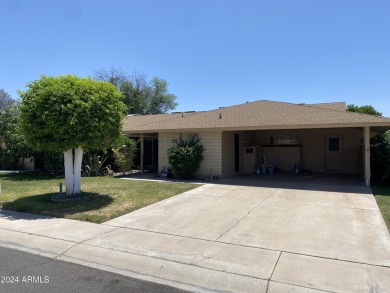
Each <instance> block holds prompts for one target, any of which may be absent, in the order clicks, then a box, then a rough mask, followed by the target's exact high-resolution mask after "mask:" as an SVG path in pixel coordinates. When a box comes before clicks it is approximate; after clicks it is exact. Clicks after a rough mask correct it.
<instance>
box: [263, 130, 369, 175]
mask: <svg viewBox="0 0 390 293" xmlns="http://www.w3.org/2000/svg"><path fill="white" fill-rule="evenodd" d="M271 135H290V136H291V135H298V136H299V140H300V143H301V145H302V148H301V163H302V166H303V167H304V168H305V169H309V170H310V171H312V172H326V171H327V170H326V166H325V150H326V137H327V136H341V137H342V139H343V158H342V159H343V172H344V173H361V172H362V164H361V162H360V160H361V159H360V158H359V149H360V145H361V139H362V135H363V134H362V129H361V128H335V129H302V130H272V131H256V132H255V137H256V142H258V143H259V144H261V145H266V144H269V137H270V136H271ZM280 149H281V150H282V148H280ZM290 163H291V162H290Z"/></svg>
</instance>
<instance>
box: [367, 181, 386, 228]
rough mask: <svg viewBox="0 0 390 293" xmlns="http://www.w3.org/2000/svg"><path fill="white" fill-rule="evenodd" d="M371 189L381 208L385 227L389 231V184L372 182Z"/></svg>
mask: <svg viewBox="0 0 390 293" xmlns="http://www.w3.org/2000/svg"><path fill="white" fill-rule="evenodd" d="M371 189H372V192H373V193H374V194H375V199H376V202H377V203H378V206H379V209H380V210H381V213H382V216H383V219H384V220H385V223H386V225H387V229H388V230H389V232H390V186H389V185H384V184H373V186H372V187H371Z"/></svg>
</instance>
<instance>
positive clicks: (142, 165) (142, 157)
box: [140, 133, 144, 174]
mask: <svg viewBox="0 0 390 293" xmlns="http://www.w3.org/2000/svg"><path fill="white" fill-rule="evenodd" d="M140 173H141V174H144V134H143V133H141V170H140Z"/></svg>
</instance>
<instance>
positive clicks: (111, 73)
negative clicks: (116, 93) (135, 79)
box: [95, 66, 129, 89]
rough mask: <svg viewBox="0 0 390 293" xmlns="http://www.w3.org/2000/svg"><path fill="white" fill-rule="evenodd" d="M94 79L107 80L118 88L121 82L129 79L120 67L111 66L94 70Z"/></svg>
mask: <svg viewBox="0 0 390 293" xmlns="http://www.w3.org/2000/svg"><path fill="white" fill-rule="evenodd" d="M95 79H96V80H99V81H107V82H109V83H112V84H113V85H115V86H116V87H117V88H118V89H120V88H121V86H122V84H123V83H124V82H125V81H127V80H128V79H129V77H128V76H127V74H126V72H125V71H123V70H122V69H121V68H119V69H118V68H115V67H114V66H111V67H110V69H104V68H101V69H99V70H97V71H96V72H95Z"/></svg>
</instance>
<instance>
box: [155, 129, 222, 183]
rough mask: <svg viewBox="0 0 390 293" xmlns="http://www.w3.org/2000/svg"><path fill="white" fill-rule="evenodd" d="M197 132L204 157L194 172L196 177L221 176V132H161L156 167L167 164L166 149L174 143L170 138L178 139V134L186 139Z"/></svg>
mask: <svg viewBox="0 0 390 293" xmlns="http://www.w3.org/2000/svg"><path fill="white" fill-rule="evenodd" d="M194 133H196V134H198V137H199V138H200V139H201V140H200V143H201V144H202V145H203V146H204V148H205V151H204V153H203V156H204V159H203V161H202V162H201V166H200V169H199V170H198V172H197V173H196V174H195V175H196V176H197V177H201V178H202V177H206V176H210V175H212V176H221V175H222V149H221V144H222V132H220V131H207V132H190V133H188V132H181V133H179V132H161V133H159V135H158V157H159V162H158V168H159V171H161V170H162V168H163V167H164V166H169V162H168V156H167V151H168V149H169V148H170V147H172V146H173V145H174V143H173V142H172V140H174V139H176V140H179V137H180V134H181V135H182V138H183V139H187V138H188V137H189V136H191V135H192V134H194Z"/></svg>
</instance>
